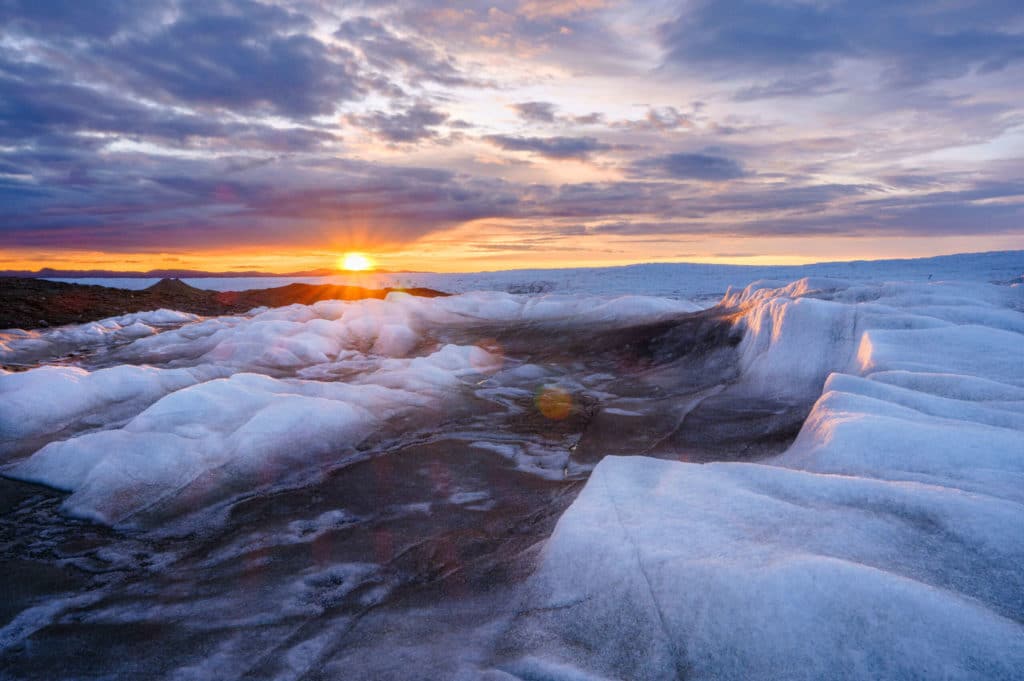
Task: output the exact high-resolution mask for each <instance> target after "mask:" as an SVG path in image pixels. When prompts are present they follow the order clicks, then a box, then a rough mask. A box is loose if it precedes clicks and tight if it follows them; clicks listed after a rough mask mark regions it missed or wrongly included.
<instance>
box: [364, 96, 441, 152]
mask: <svg viewBox="0 0 1024 681" xmlns="http://www.w3.org/2000/svg"><path fill="white" fill-rule="evenodd" d="M347 120H348V121H349V122H350V123H354V124H356V125H360V126H362V127H364V128H367V129H369V130H372V131H374V132H375V133H376V134H377V135H378V136H379V137H381V138H382V139H384V140H387V141H388V142H395V143H409V142H419V141H421V140H424V139H429V138H435V137H437V131H436V130H435V129H434V128H435V127H436V126H438V125H441V124H442V123H444V122H445V121H447V120H448V114H446V113H444V112H443V111H438V110H437V109H435V108H433V107H432V106H430V104H428V103H426V102H418V103H417V104H415V105H414V106H412V107H410V108H409V109H406V110H405V111H402V112H399V113H385V112H383V111H374V112H371V113H369V114H361V115H350V116H348V118H347Z"/></svg>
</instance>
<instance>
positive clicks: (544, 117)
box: [512, 102, 558, 123]
mask: <svg viewBox="0 0 1024 681" xmlns="http://www.w3.org/2000/svg"><path fill="white" fill-rule="evenodd" d="M512 108H513V109H515V110H516V113H518V114H519V117H520V118H522V119H523V120H524V121H530V122H533V123H554V122H555V112H556V111H557V110H558V107H557V106H555V105H554V104H552V103H551V102H519V103H518V104H513V105H512Z"/></svg>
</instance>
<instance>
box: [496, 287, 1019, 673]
mask: <svg viewBox="0 0 1024 681" xmlns="http://www.w3.org/2000/svg"><path fill="white" fill-rule="evenodd" d="M826 283H827V285H825V284H824V283H822V282H815V281H810V280H805V281H800V282H795V283H793V284H789V285H786V286H782V287H779V286H777V285H775V284H759V285H754V286H751V287H748V288H747V289H746V290H744V291H742V292H735V293H730V294H729V296H728V297H727V299H726V301H725V303H726V304H728V305H732V306H734V307H735V308H736V309H737V314H738V319H737V322H736V323H737V324H740V325H742V326H743V327H744V328H745V329H746V335H745V337H744V340H743V341H742V344H741V357H742V364H743V366H742V367H741V369H742V372H743V373H742V376H741V379H740V380H741V381H747V382H748V384H749V385H750V386H751V388H752V389H756V390H760V391H774V392H782V393H783V394H785V393H787V392H801V391H808V390H815V391H817V394H820V397H819V398H818V400H817V402H816V403H815V405H814V408H813V410H812V412H811V414H810V416H809V417H808V419H807V420H806V422H805V424H804V426H803V428H802V430H801V432H800V435H799V437H798V438H797V440H796V442H795V443H794V444H793V445H792V446H791V447H790V448H789V450H787V451H786V452H785V453H783V454H781V455H779V456H777V457H774V458H772V459H768V460H765V461H763V462H760V463H757V464H753V463H713V464H706V465H696V464H688V463H680V462H668V461H659V460H653V459H645V458H639V457H633V458H619V457H607V458H605V459H603V460H602V461H601V463H599V464H598V465H597V467H596V468H595V470H594V472H593V474H592V476H591V478H590V479H589V480H588V482H587V484H586V486H585V488H584V490H583V492H582V493H581V495H580V496H579V497H578V498H577V499H576V501H575V502H574V503H573V505H572V506H571V507H570V508H569V510H568V511H567V512H566V513H565V514H564V515H563V516H562V518H561V519H560V520H559V523H558V526H557V529H556V530H555V532H554V534H553V536H552V537H551V539H550V541H549V542H548V544H547V546H546V547H545V551H544V555H543V558H542V563H541V566H540V568H539V570H538V572H537V574H536V575H535V576H534V578H533V579H532V581H531V584H530V590H529V592H528V596H527V597H526V598H525V602H524V603H523V604H522V605H521V607H520V611H521V612H523V613H524V614H522V615H520V616H519V617H518V619H517V621H516V622H515V623H514V625H513V626H512V628H511V630H510V631H509V632H508V635H507V637H506V639H507V640H508V642H509V643H508V644H507V645H506V646H505V647H504V650H503V651H502V658H501V661H500V662H499V663H498V665H497V666H498V667H499V668H500V669H502V670H505V671H509V672H512V673H517V671H516V670H518V669H520V668H522V667H523V665H524V664H526V666H527V667H530V668H537V669H544V670H547V671H545V672H544V673H540V672H538V673H537V674H538V675H539V676H545V674H546V676H545V678H576V677H577V676H578V677H580V678H590V677H591V676H594V677H600V678H629V679H675V678H693V679H749V678H762V679H783V678H784V679H822V678H829V679H879V678H886V679H897V678H899V679H904V678H944V679H1014V678H1020V670H1021V669H1024V625H1022V624H1021V623H1022V622H1024V571H1022V570H1021V565H1022V564H1024V491H1022V490H1024V335H1022V329H1021V327H1020V323H1021V317H1022V315H1021V312H1020V311H1021V310H1024V305H1022V302H1024V290H1021V288H1020V287H1002V286H990V285H976V284H966V285H956V284H948V283H944V284H932V285H928V284H885V285H865V284H837V283H836V282H835V281H829V282H826ZM787 382H788V383H789V384H788V385H787Z"/></svg>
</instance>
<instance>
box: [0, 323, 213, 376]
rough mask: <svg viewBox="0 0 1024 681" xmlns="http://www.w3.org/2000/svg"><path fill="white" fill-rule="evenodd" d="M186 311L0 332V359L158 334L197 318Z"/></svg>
mask: <svg viewBox="0 0 1024 681" xmlns="http://www.w3.org/2000/svg"><path fill="white" fill-rule="evenodd" d="M198 319H199V317H198V316H197V315H194V314H190V313H187V312H175V311H174V310H152V311H150V312H133V313H131V314H125V315H121V316H120V317H109V318H107V319H101V320H100V321H98V322H89V323H87V324H72V325H69V326H58V327H55V328H52V329H43V330H37V331H24V330H22V329H8V330H6V331H0V362H4V363H10V364H27V363H33V362H39V361H43V360H47V359H52V358H55V357H58V356H60V355H61V354H62V353H67V352H82V351H84V350H88V349H91V348H95V347H97V346H103V345H112V344H116V343H123V342H128V341H132V340H135V339H137V338H143V337H145V336H151V335H153V334H156V333H159V331H160V330H161V327H169V326H177V325H180V324H186V323H189V322H194V321H196V320H198Z"/></svg>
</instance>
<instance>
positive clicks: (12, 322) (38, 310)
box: [0, 277, 447, 329]
mask: <svg viewBox="0 0 1024 681" xmlns="http://www.w3.org/2000/svg"><path fill="white" fill-rule="evenodd" d="M397 290H402V291H404V292H406V293H409V294H412V295H414V296H425V297H428V298H433V297H436V296H443V295H447V294H446V293H443V292H441V291H435V290H433V289H428V288H411V289H391V288H384V289H368V288H363V287H361V286H334V285H331V284H319V285H314V284H288V285H287V286H278V287H275V288H267V289H250V290H247V291H208V290H205V289H200V288H195V287H194V286H189V285H188V284H186V283H185V282H183V281H181V280H179V279H161V280H160V281H159V282H157V283H156V284H153V285H152V286H150V287H149V288H147V289H143V290H141V291H131V290H128V289H120V288H111V287H109V286H95V285H91V284H68V283H65V282H59V281H48V280H46V279H26V278H20V277H0V329H12V328H17V329H35V328H39V327H45V326H60V325H62V324H79V323H82V322H89V321H94V320H97V319H103V318H104V317H115V316H117V315H122V314H126V313H129V312H142V311H146V310H157V309H160V308H166V309H169V310H178V311H179V312H191V313H193V314H200V315H222V314H237V313H239V312H245V311H247V310H251V309H252V308H254V307H262V306H266V307H281V306H282V305H291V304H293V303H302V304H304V305H308V304H310V303H315V302H317V301H318V300H359V299H362V298H384V297H385V296H386V295H387V294H388V293H391V292H392V291H397Z"/></svg>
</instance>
